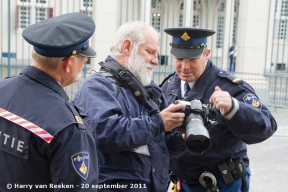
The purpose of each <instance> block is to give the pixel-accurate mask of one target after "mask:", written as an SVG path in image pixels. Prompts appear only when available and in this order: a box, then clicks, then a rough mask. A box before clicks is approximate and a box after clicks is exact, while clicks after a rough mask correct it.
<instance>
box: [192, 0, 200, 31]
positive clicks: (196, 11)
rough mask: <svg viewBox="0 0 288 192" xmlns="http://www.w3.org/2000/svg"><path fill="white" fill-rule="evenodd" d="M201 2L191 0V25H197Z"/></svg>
mask: <svg viewBox="0 0 288 192" xmlns="http://www.w3.org/2000/svg"><path fill="white" fill-rule="evenodd" d="M201 2H202V1H201V0H194V2H193V9H194V11H193V27H199V16H200V15H201V11H202V3H201Z"/></svg>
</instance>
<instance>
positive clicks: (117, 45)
mask: <svg viewBox="0 0 288 192" xmlns="http://www.w3.org/2000/svg"><path fill="white" fill-rule="evenodd" d="M147 28H152V29H153V30H154V31H155V33H157V34H158V32H157V31H156V30H155V29H154V28H153V27H151V26H150V25H148V24H146V23H144V22H142V21H134V22H127V23H125V24H123V25H121V26H120V27H119V28H118V30H117V32H116V34H115V38H114V40H113V41H112V45H111V48H110V51H111V53H110V54H111V56H112V57H115V56H119V55H122V53H121V49H122V43H123V42H124V40H126V39H128V40H130V41H131V45H132V46H134V47H133V48H137V47H139V45H141V44H143V43H145V41H146V40H145V35H144V32H145V29H147ZM158 35H159V34H158Z"/></svg>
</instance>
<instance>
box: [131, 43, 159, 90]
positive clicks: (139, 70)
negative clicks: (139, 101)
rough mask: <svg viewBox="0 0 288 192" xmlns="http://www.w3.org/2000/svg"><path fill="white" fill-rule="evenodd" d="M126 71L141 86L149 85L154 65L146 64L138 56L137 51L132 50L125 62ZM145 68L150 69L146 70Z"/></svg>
mask: <svg viewBox="0 0 288 192" xmlns="http://www.w3.org/2000/svg"><path fill="white" fill-rule="evenodd" d="M127 66H128V69H129V70H130V71H131V73H132V74H133V75H134V76H135V77H136V78H137V79H138V80H139V81H140V82H141V83H142V85H144V86H146V85H149V84H150V83H151V81H152V75H153V69H154V67H155V66H154V65H152V64H150V63H147V62H146V61H145V59H144V58H143V57H142V56H140V55H138V53H137V49H136V48H134V49H133V50H132V52H131V55H130V57H129V58H128V61H127ZM147 68H150V70H148V69H147Z"/></svg>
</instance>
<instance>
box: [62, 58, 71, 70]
mask: <svg viewBox="0 0 288 192" xmlns="http://www.w3.org/2000/svg"><path fill="white" fill-rule="evenodd" d="M72 59H73V56H72V55H71V56H70V57H69V58H67V59H65V60H64V61H63V70H64V71H65V72H66V73H70V70H71V69H70V68H71V63H72Z"/></svg>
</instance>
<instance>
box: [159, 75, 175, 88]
mask: <svg viewBox="0 0 288 192" xmlns="http://www.w3.org/2000/svg"><path fill="white" fill-rule="evenodd" d="M174 74H175V72H174V73H172V74H170V75H168V76H167V77H165V79H164V80H163V81H162V82H161V83H160V84H159V87H162V85H163V84H164V83H165V82H166V81H167V80H168V82H169V80H170V79H171V78H172V76H173V75H174Z"/></svg>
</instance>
